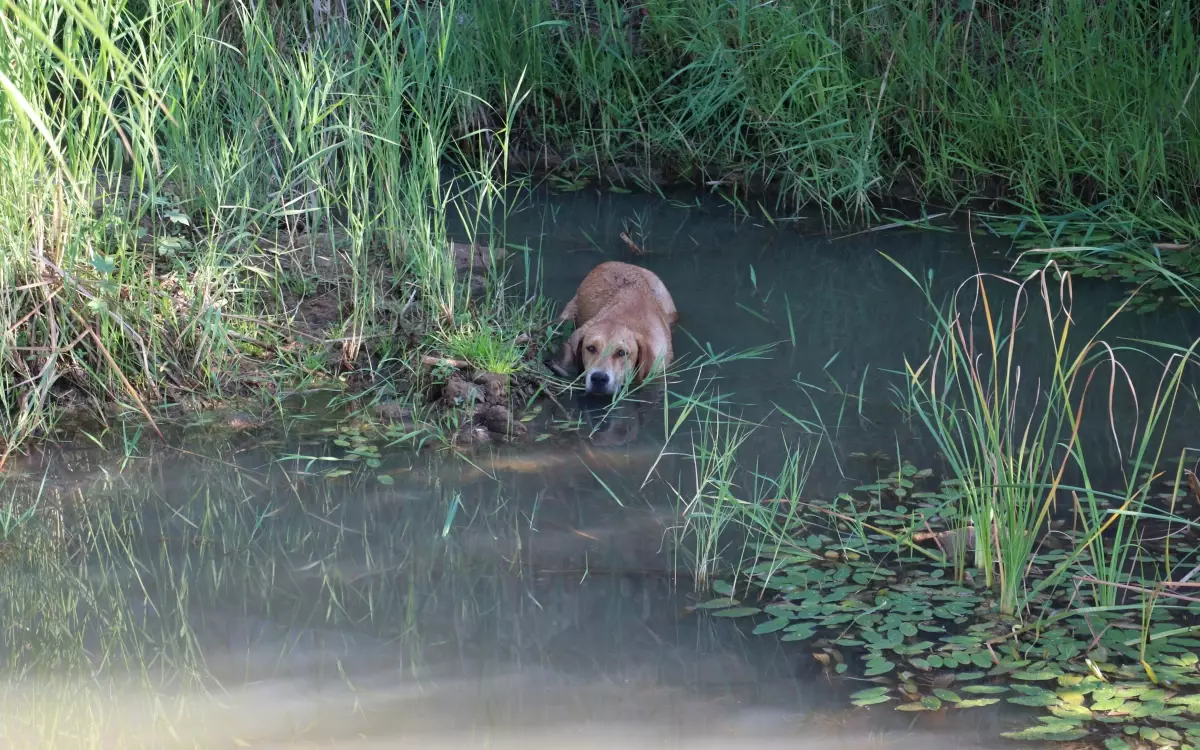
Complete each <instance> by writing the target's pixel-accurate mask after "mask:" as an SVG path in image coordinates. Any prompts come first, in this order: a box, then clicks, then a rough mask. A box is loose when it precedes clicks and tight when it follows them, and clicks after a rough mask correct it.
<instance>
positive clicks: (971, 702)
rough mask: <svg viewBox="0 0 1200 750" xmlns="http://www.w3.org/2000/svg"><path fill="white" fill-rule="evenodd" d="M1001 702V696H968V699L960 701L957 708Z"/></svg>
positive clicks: (976, 706) (980, 706)
mask: <svg viewBox="0 0 1200 750" xmlns="http://www.w3.org/2000/svg"><path fill="white" fill-rule="evenodd" d="M999 702H1000V699H999V698H967V699H966V700H961V701H959V702H958V704H957V705H956V708H982V707H983V706H991V705H993V704H996V703H999Z"/></svg>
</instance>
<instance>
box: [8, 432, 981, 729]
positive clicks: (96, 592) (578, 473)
mask: <svg viewBox="0 0 1200 750" xmlns="http://www.w3.org/2000/svg"><path fill="white" fill-rule="evenodd" d="M184 445H188V443H186V441H185V442H184ZM293 447H296V448H297V449H298V450H297V451H296V452H302V451H306V450H311V449H312V447H313V446H311V445H309V446H304V445H300V446H293ZM193 448H197V449H198V448H200V446H191V445H188V448H187V450H189V451H191V450H192V449H193ZM210 448H211V446H210ZM195 452H198V450H197V451H195ZM289 452H290V451H289ZM157 453H158V455H151V456H147V457H144V458H140V459H136V460H134V461H133V462H131V463H130V464H129V465H128V466H127V467H126V468H125V470H124V471H122V472H121V473H119V474H117V473H115V472H114V471H113V464H112V463H110V464H109V465H108V466H106V467H104V468H105V469H107V470H108V476H109V478H107V479H106V478H105V474H106V472H105V471H100V470H99V469H100V468H101V467H99V466H93V467H91V468H92V472H91V473H92V475H93V476H98V477H99V478H97V479H95V480H94V481H92V482H90V483H88V482H82V483H76V484H75V485H73V486H68V487H69V488H67V489H64V490H63V491H62V492H61V493H55V494H56V497H55V499H56V500H58V501H62V502H63V503H64V508H63V511H62V513H61V514H57V513H56V514H52V515H51V518H56V519H57V521H58V522H59V523H61V524H63V526H65V527H68V528H69V529H70V534H71V535H72V536H73V537H76V538H75V539H74V541H73V542H61V543H58V544H55V543H52V542H51V541H43V542H41V543H39V545H38V546H36V547H34V548H31V549H20V550H16V551H14V552H13V553H12V554H11V555H10V556H9V559H8V560H7V562H6V565H5V566H4V568H3V569H2V573H0V575H2V576H3V578H4V581H3V582H4V591H5V592H6V593H5V595H4V601H5V603H6V604H7V611H6V612H5V613H4V623H5V625H4V633H5V642H6V645H7V646H8V647H9V648H8V649H7V652H6V658H7V662H8V663H7V665H6V670H5V671H6V673H7V674H9V675H10V676H11V677H10V679H9V680H8V684H7V686H6V689H5V695H4V702H3V706H4V707H3V732H4V737H5V739H6V741H7V742H8V743H9V746H13V747H38V746H41V747H106V748H107V747H199V748H224V747H280V748H282V747H397V746H400V747H515V746H517V745H518V744H520V745H521V746H523V747H541V746H545V747H550V746H553V745H558V744H561V743H563V742H569V743H570V744H571V746H579V747H609V746H611V745H612V744H613V743H622V744H624V745H628V746H631V747H651V746H653V747H661V746H664V744H665V745H666V746H676V745H678V746H682V745H684V744H687V745H688V746H700V747H708V746H712V747H716V746H721V745H724V744H727V743H728V742H730V741H753V742H755V743H756V744H759V745H762V746H765V747H776V746H777V747H784V746H785V745H786V746H788V747H795V746H796V741H797V740H796V737H797V736H803V737H805V741H804V744H803V745H802V746H804V747H831V748H833V747H898V746H899V745H900V743H901V742H903V743H905V744H911V743H912V742H914V741H916V742H920V743H921V745H922V746H927V747H937V746H939V743H945V744H946V746H949V743H950V742H951V741H953V742H954V743H955V744H956V745H962V744H963V742H964V741H965V740H964V737H966V738H968V739H969V740H970V741H971V742H973V741H974V740H973V739H971V738H973V737H975V736H977V735H978V734H982V736H985V737H986V736H990V735H991V734H992V733H993V731H991V730H978V729H976V728H975V727H973V726H969V725H966V724H963V725H958V726H957V727H955V728H953V729H952V730H947V729H945V728H937V727H932V728H924V727H918V728H908V727H906V726H905V725H904V723H903V722H901V723H899V724H897V723H895V722H894V721H883V722H880V721H877V720H876V719H875V718H874V717H871V716H867V715H865V714H862V715H855V714H850V713H847V712H846V711H845V710H844V706H845V703H844V694H845V692H846V691H845V690H844V689H841V688H837V687H835V686H834V685H833V684H832V683H831V682H830V681H828V680H827V679H826V678H825V677H823V676H821V675H820V673H819V672H818V671H815V665H814V663H812V662H811V659H809V658H807V657H806V656H805V655H804V654H803V653H802V652H801V651H789V650H786V649H783V648H780V647H779V645H778V644H777V643H775V642H773V641H772V640H770V639H765V638H746V637H745V636H744V635H742V634H741V632H739V630H738V628H737V626H736V624H735V623H731V622H723V621H719V620H714V619H712V618H705V617H701V616H699V615H697V614H696V613H695V612H693V611H691V609H690V607H689V605H690V604H691V603H692V601H693V599H692V596H691V586H690V584H689V583H688V581H687V580H686V578H684V579H682V580H680V578H679V576H678V575H677V573H676V568H677V560H676V559H675V558H674V556H673V554H672V548H673V545H672V531H671V529H672V527H673V526H674V525H675V518H674V517H673V515H672V512H671V508H670V506H669V504H668V505H659V506H658V507H655V505H654V504H652V503H650V502H647V501H646V498H647V497H648V496H649V495H646V494H643V495H639V491H638V489H637V487H638V485H639V484H640V479H641V477H640V475H636V474H633V475H631V474H629V473H625V474H622V473H621V472H622V471H626V470H628V469H629V468H631V467H633V466H635V465H637V464H638V463H639V462H641V464H642V465H643V466H645V465H646V463H647V460H653V458H654V457H655V456H653V455H651V454H645V455H638V454H637V453H636V452H635V453H629V452H618V451H614V452H611V453H608V454H606V453H604V452H601V451H599V450H596V449H581V450H579V451H577V452H576V453H575V454H574V457H575V460H576V461H578V462H579V468H574V467H572V466H570V465H569V464H566V463H565V462H562V461H561V460H558V459H561V458H562V456H564V455H567V454H566V453H564V452H559V453H555V454H549V453H546V454H544V455H545V457H546V458H547V465H548V466H549V467H551V468H550V469H549V470H548V471H546V472H543V473H538V472H534V471H530V469H531V465H530V462H536V460H537V459H538V456H537V455H536V454H534V455H532V456H527V457H526V458H525V459H524V461H523V462H518V461H516V460H515V459H514V458H512V457H505V456H503V455H501V456H498V457H496V460H494V461H492V462H490V464H489V462H486V461H484V460H482V459H479V460H477V463H480V464H484V465H485V467H486V468H488V469H489V470H491V471H493V472H494V473H493V476H495V479H494V480H492V479H487V480H483V481H477V480H473V479H471V475H469V474H464V472H463V471H462V466H463V465H464V464H463V463H462V462H461V461H455V460H453V459H450V460H442V461H439V460H437V459H434V460H433V461H432V462H430V463H427V464H423V465H418V464H408V465H406V464H404V461H405V460H411V457H409V458H407V459H406V458H405V457H398V458H397V459H396V460H395V461H391V462H385V464H384V466H382V467H380V469H378V470H375V471H384V472H387V471H392V472H394V473H398V474H401V475H408V476H410V477H411V479H410V480H409V481H407V482H406V483H403V484H401V483H397V484H395V485H392V486H390V487H384V486H382V485H380V484H379V483H378V482H377V481H376V480H375V478H374V471H373V472H371V473H370V474H368V475H365V476H364V477H362V478H360V479H354V478H353V477H346V478H344V479H345V481H344V482H342V481H338V480H333V481H331V480H328V479H325V478H323V477H319V476H317V477H312V476H304V475H302V474H299V473H298V470H297V468H298V467H297V466H296V464H297V463H299V462H294V461H288V462H277V461H273V458H274V456H273V455H272V454H271V453H269V452H268V451H264V450H261V449H258V448H247V447H246V446H241V450H238V451H223V452H222V454H223V455H225V456H226V457H227V458H228V457H234V458H235V460H236V461H237V464H238V466H236V467H235V466H231V465H230V463H228V462H227V463H216V462H213V461H207V460H205V459H202V458H195V457H190V456H182V457H181V456H179V455H178V454H177V453H175V452H174V451H173V450H172V449H159V450H158V451H157ZM173 454H174V455H173ZM551 456H553V457H554V459H556V460H553V461H552V460H549V459H550V458H551ZM74 460H75V462H76V463H77V464H78V465H79V468H80V473H83V469H84V468H85V465H86V464H87V459H86V458H84V457H82V456H81V455H76V456H75V458H74ZM223 460H224V459H223ZM614 467H616V468H615V470H614ZM593 471H595V472H596V474H595V476H599V477H600V478H601V479H602V480H603V482H604V483H605V484H606V485H608V486H609V487H610V488H611V489H612V491H613V494H614V495H617V494H619V496H620V497H623V498H625V500H626V503H625V505H624V506H622V505H619V504H618V503H617V502H615V501H614V499H613V496H612V495H609V494H608V493H606V492H604V491H601V490H599V489H598V488H597V483H596V480H595V476H593V474H592V472H593ZM583 477H587V478H588V479H589V480H590V482H584V481H582V479H583ZM883 718H884V719H888V718H890V717H886V716H885V717H883ZM979 719H980V717H971V720H972V722H976V721H979ZM889 726H890V729H891V730H892V731H891V732H890V733H888V734H887V735H886V738H885V737H884V736H883V735H882V734H880V733H881V732H882V730H883V729H884V728H885V727H889ZM935 730H936V732H935ZM931 733H933V734H931ZM925 735H928V736H925ZM943 735H944V736H943Z"/></svg>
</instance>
